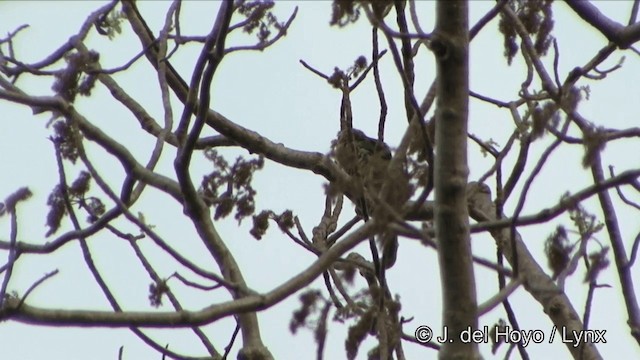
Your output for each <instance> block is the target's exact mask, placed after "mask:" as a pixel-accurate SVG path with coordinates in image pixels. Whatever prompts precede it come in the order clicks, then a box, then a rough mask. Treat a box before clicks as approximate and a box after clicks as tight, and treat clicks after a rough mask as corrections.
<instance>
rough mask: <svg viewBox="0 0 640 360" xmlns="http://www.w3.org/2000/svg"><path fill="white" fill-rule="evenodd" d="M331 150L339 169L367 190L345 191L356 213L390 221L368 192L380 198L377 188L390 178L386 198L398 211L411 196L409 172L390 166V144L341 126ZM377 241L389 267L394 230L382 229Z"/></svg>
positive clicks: (395, 240) (394, 245)
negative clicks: (354, 192)
mask: <svg viewBox="0 0 640 360" xmlns="http://www.w3.org/2000/svg"><path fill="white" fill-rule="evenodd" d="M333 150H334V154H335V158H336V161H337V162H338V164H339V165H340V166H341V167H342V169H343V170H344V171H345V172H346V173H347V174H349V175H350V176H351V178H352V179H353V180H355V181H357V182H358V184H357V186H358V187H364V188H365V189H366V191H364V194H365V195H364V196H359V197H354V196H351V195H350V194H347V196H349V198H350V199H351V201H353V202H354V203H355V205H356V213H357V214H358V215H360V216H362V217H363V218H364V219H365V220H366V219H368V218H370V217H375V218H377V219H379V220H380V221H381V222H382V223H385V222H388V221H391V220H392V217H391V214H390V213H389V211H388V209H385V208H384V207H380V206H376V201H375V199H374V198H372V196H369V195H368V194H375V195H376V198H377V199H380V195H381V194H380V190H381V189H382V186H383V185H384V182H385V181H386V179H387V178H388V177H391V179H389V180H390V182H389V188H388V189H387V196H386V197H385V201H386V202H387V204H388V205H390V207H391V208H392V209H393V210H394V211H396V212H399V210H400V209H401V207H402V205H404V203H405V202H406V201H407V200H408V199H409V197H410V190H409V182H408V175H407V172H406V169H405V168H404V165H401V166H400V169H389V163H390V161H391V150H390V149H389V146H387V144H385V143H384V142H381V141H379V140H376V139H373V138H370V137H368V136H366V135H365V134H364V133H363V132H362V131H360V130H356V129H343V130H341V131H340V132H339V133H338V139H337V140H336V141H335V142H334V143H333ZM378 240H379V243H380V245H381V247H382V265H383V266H384V267H385V268H387V269H388V268H390V267H391V266H393V264H394V263H395V261H396V256H397V251H398V236H397V234H395V233H394V232H393V231H391V230H388V229H385V230H383V231H382V232H381V233H380V237H379V238H378Z"/></svg>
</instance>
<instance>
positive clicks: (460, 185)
mask: <svg viewBox="0 0 640 360" xmlns="http://www.w3.org/2000/svg"><path fill="white" fill-rule="evenodd" d="M436 14H437V23H436V30H435V32H434V37H433V40H432V50H433V52H434V54H435V56H436V60H437V64H438V69H437V70H438V80H437V96H438V100H437V109H436V144H437V149H436V158H435V171H434V182H435V191H436V193H435V201H436V206H435V226H436V236H437V239H438V245H439V260H440V276H441V281H442V288H443V301H442V304H443V325H444V326H445V327H446V329H447V332H448V334H449V339H450V340H453V341H452V342H445V343H444V344H443V346H442V349H441V351H440V354H439V357H440V359H479V358H480V353H479V350H478V344H477V343H474V342H468V341H461V337H460V336H461V335H462V332H463V331H464V330H467V329H469V328H471V329H477V327H478V318H477V303H476V288H475V280H474V276H473V266H472V265H473V264H472V259H471V246H470V243H469V238H470V237H469V217H468V210H467V200H466V191H465V189H466V184H467V176H468V174H469V170H468V166H467V115H468V98H469V70H468V69H469V66H468V52H469V34H468V4H467V2H466V1H439V2H438V4H437V13H436Z"/></svg>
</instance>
